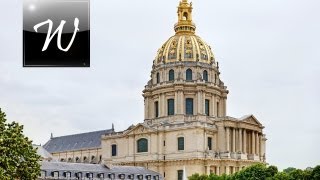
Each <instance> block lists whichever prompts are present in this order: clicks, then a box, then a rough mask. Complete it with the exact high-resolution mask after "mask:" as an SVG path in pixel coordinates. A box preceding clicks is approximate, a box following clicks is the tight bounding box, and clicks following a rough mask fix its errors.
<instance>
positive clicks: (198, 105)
mask: <svg viewBox="0 0 320 180" xmlns="http://www.w3.org/2000/svg"><path fill="white" fill-rule="evenodd" d="M197 100H198V102H197V110H198V111H197V114H203V113H202V109H203V108H202V103H201V102H202V92H201V91H198V92H197Z"/></svg>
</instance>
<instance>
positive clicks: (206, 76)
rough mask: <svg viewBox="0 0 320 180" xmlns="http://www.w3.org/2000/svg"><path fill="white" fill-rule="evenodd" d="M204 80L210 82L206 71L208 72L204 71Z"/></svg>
mask: <svg viewBox="0 0 320 180" xmlns="http://www.w3.org/2000/svg"><path fill="white" fill-rule="evenodd" d="M203 80H205V81H206V82H208V71H206V70H204V71H203Z"/></svg>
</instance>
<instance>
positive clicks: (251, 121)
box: [240, 114, 262, 126]
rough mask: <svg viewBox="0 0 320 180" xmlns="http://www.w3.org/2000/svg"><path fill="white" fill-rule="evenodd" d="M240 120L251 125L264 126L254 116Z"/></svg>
mask: <svg viewBox="0 0 320 180" xmlns="http://www.w3.org/2000/svg"><path fill="white" fill-rule="evenodd" d="M240 120H241V121H243V122H246V123H249V124H253V125H257V126H262V124H261V123H260V122H259V121H258V120H257V118H256V117H254V116H253V115H252V114H251V115H247V116H243V117H241V118H240Z"/></svg>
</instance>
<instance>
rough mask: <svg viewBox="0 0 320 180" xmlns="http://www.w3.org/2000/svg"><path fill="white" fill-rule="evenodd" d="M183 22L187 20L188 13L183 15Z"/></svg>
mask: <svg viewBox="0 0 320 180" xmlns="http://www.w3.org/2000/svg"><path fill="white" fill-rule="evenodd" d="M183 20H188V13H187V12H184V13H183Z"/></svg>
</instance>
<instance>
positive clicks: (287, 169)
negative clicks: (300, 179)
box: [283, 167, 296, 174]
mask: <svg viewBox="0 0 320 180" xmlns="http://www.w3.org/2000/svg"><path fill="white" fill-rule="evenodd" d="M294 170H296V168H294V167H288V168H286V169H284V170H283V172H285V173H288V174H289V173H290V172H291V171H294Z"/></svg>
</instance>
